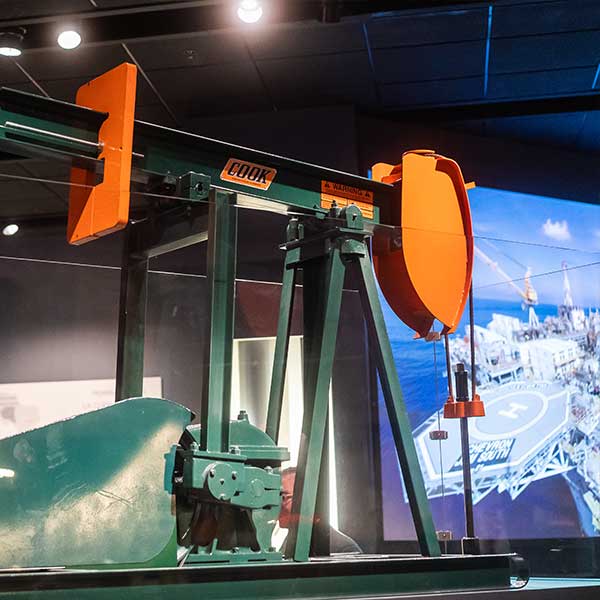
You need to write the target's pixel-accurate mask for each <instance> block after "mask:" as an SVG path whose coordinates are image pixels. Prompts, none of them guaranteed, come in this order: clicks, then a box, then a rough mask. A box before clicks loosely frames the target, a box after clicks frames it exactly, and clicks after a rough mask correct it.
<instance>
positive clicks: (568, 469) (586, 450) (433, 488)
mask: <svg viewBox="0 0 600 600" xmlns="http://www.w3.org/2000/svg"><path fill="white" fill-rule="evenodd" d="M483 243H487V244H488V245H489V246H492V247H493V244H492V243H491V242H489V241H487V240H485V239H482V240H479V243H478V245H476V246H475V256H476V257H478V258H479V259H480V263H479V265H478V267H479V268H481V269H486V268H491V269H492V270H493V271H494V272H495V273H496V275H497V277H498V280H499V281H501V282H504V283H505V284H506V285H508V286H509V288H510V289H512V290H513V291H514V292H515V294H516V297H518V298H519V299H520V302H521V311H520V312H521V313H522V314H524V315H526V318H525V319H523V318H519V316H515V315H516V314H517V313H516V311H512V312H511V314H505V313H503V312H502V308H501V305H500V306H497V307H496V308H492V315H491V320H489V318H488V319H487V321H488V322H482V323H480V324H476V325H475V326H474V327H473V338H474V339H473V342H474V343H473V347H474V370H475V379H476V382H477V389H478V393H479V394H480V396H481V398H482V400H483V401H484V403H485V406H486V414H487V415H488V417H491V418H487V419H485V420H475V421H473V423H472V425H471V430H470V433H471V466H472V470H473V472H472V477H473V501H474V503H475V504H477V503H479V502H480V501H482V500H483V499H484V498H486V496H488V495H489V494H490V493H492V492H496V493H498V494H502V493H506V494H507V495H508V497H509V499H510V500H515V499H516V498H518V497H519V496H520V495H521V494H522V493H523V492H525V490H527V489H528V487H529V486H530V485H531V484H533V483H534V482H536V481H540V480H542V479H547V478H550V477H563V478H564V480H565V481H566V483H567V489H568V490H570V492H571V494H572V496H573V499H574V501H575V506H576V507H577V510H578V513H579V514H578V517H579V521H580V526H581V530H582V532H583V533H584V534H586V535H592V536H594V535H598V533H599V532H600V488H599V487H598V481H599V475H600V427H599V425H600V362H599V359H600V346H599V345H598V336H599V334H600V313H599V311H598V309H597V308H593V307H592V308H587V310H586V309H584V308H583V307H581V306H580V305H578V304H577V301H576V299H577V296H576V295H575V294H574V293H573V290H572V286H571V281H570V279H569V265H568V264H567V263H566V262H565V261H564V260H563V261H561V264H560V271H561V273H562V276H561V279H562V281H561V283H562V301H561V303H560V304H558V305H557V306H555V307H554V309H553V310H550V309H551V307H550V306H547V307H546V313H547V314H546V316H545V317H544V318H543V319H542V318H540V317H539V316H538V314H537V312H536V307H537V306H538V304H539V301H540V299H538V292H537V291H536V289H535V288H534V286H533V285H532V282H531V270H530V269H527V268H526V267H525V266H524V265H522V264H520V263H519V264H520V267H521V268H522V270H523V271H524V272H525V274H524V276H523V277H522V284H523V286H522V287H520V286H519V285H517V283H515V280H513V279H512V278H511V277H510V276H509V275H508V274H507V273H506V272H505V271H504V270H503V268H502V267H501V266H500V265H499V264H498V263H497V262H495V261H493V260H492V259H491V258H490V257H489V256H488V254H487V253H486V252H485V251H484V250H482V249H481V248H480V247H479V246H481V245H483ZM486 250H487V249H486ZM495 250H499V249H498V248H497V247H496V248H495ZM500 253H501V254H505V253H503V252H501V251H500ZM505 256H506V255H505ZM515 262H516V261H515ZM557 271H558V269H557ZM517 281H518V280H517ZM541 301H542V302H544V298H541ZM489 302H490V304H492V305H493V301H489ZM545 304H546V305H548V302H547V301H546V302H545ZM470 338H471V332H470V331H469V328H467V329H466V330H465V331H464V333H460V332H458V333H457V334H456V335H453V336H451V337H450V340H449V342H450V343H449V347H450V356H451V362H452V363H457V362H465V363H466V364H468V361H469V357H470V352H471V339H470ZM438 427H439V423H438V413H435V414H433V415H431V417H429V418H428V419H426V421H425V422H423V423H422V424H421V426H420V427H418V429H417V430H416V431H415V436H416V443H417V450H418V452H419V457H420V460H421V465H422V467H423V472H424V477H425V485H426V487H427V493H428V496H429V497H430V498H435V497H442V496H444V495H453V494H462V490H463V487H462V479H461V476H460V475H461V473H460V445H459V435H458V431H457V429H456V426H455V423H453V422H452V421H445V422H444V425H443V427H444V428H445V429H447V430H448V439H447V440H445V441H444V442H443V444H444V446H443V448H444V452H443V456H442V461H441V462H440V460H439V448H438V444H439V442H437V441H434V440H432V439H431V438H432V436H431V432H433V431H436V430H437V429H438ZM506 506H507V510H509V504H507V505H506Z"/></svg>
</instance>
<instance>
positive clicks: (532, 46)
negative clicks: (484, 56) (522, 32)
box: [490, 31, 600, 73]
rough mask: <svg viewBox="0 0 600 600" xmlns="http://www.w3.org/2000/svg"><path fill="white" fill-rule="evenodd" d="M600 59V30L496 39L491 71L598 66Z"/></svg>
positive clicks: (493, 41) (492, 45) (505, 71)
mask: <svg viewBox="0 0 600 600" xmlns="http://www.w3.org/2000/svg"><path fill="white" fill-rule="evenodd" d="M599 61H600V31H581V32H577V33H557V34H554V35H541V36H532V37H519V38H512V39H508V38H506V39H505V38H503V39H494V40H492V43H491V57H490V73H519V72H521V73H522V72H525V71H545V70H550V69H572V68H576V67H589V66H592V65H593V66H595V65H597V64H598V62H599Z"/></svg>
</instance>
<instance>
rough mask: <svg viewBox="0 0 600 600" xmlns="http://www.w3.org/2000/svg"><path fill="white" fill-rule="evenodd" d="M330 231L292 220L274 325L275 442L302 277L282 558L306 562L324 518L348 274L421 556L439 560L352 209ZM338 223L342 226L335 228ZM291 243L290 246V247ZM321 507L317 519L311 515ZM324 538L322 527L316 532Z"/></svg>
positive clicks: (271, 415) (363, 239) (359, 223)
mask: <svg viewBox="0 0 600 600" xmlns="http://www.w3.org/2000/svg"><path fill="white" fill-rule="evenodd" d="M333 213H334V214H333V215H332V216H334V217H335V219H333V220H331V221H330V220H328V219H326V220H325V221H324V223H323V225H324V226H326V225H327V223H328V221H329V222H330V223H333V225H332V227H331V229H329V230H327V229H325V230H323V229H322V230H321V231H311V232H310V233H309V231H308V224H307V225H306V227H302V224H301V223H299V222H298V221H297V220H294V219H293V220H292V221H291V222H290V226H289V227H288V242H287V243H286V244H285V245H284V246H283V248H284V250H285V251H286V261H285V273H284V277H283V286H282V291H281V302H280V311H279V325H278V329H277V340H276V344H275V360H274V364H273V374H272V382H271V392H270V398H269V408H268V416H267V429H266V431H267V433H269V435H270V436H272V438H273V439H274V441H275V442H276V441H277V437H278V434H279V422H280V417H281V406H282V401H283V388H284V382H285V371H286V366H287V348H288V344H289V335H290V323H291V315H292V307H293V298H294V286H295V281H296V276H297V272H298V271H299V270H300V269H302V271H303V300H304V418H303V424H302V435H301V440H300V452H299V458H298V469H297V475H296V481H295V487H294V498H293V505H292V513H293V514H294V515H296V516H297V519H295V520H294V521H293V522H292V525H291V528H290V532H289V534H288V541H287V549H286V554H287V556H288V557H291V558H293V559H294V560H295V561H306V560H308V556H309V551H310V548H311V541H312V537H313V535H314V523H315V515H316V516H317V519H319V518H320V519H323V518H325V516H326V515H325V512H324V507H325V506H326V505H327V502H326V501H325V499H324V498H323V497H321V498H319V499H318V495H320V496H323V495H324V494H323V488H325V485H324V480H326V479H327V478H326V477H324V475H325V473H326V469H327V465H326V461H324V460H323V458H324V456H325V455H326V452H324V449H325V447H326V423H327V417H328V408H329V387H330V383H331V375H332V369H333V360H334V354H335V346H336V338H337V331H338V326H339V318H340V307H341V301H342V289H343V284H344V276H345V273H346V269H347V268H350V269H353V270H354V271H355V274H356V278H357V281H358V282H359V291H360V298H361V305H362V309H363V313H364V317H365V321H366V324H367V328H368V332H369V341H370V345H371V346H372V347H373V349H374V351H375V352H374V354H375V360H376V366H377V370H378V372H379V377H380V380H381V386H382V389H383V394H384V398H385V405H386V409H387V413H388V417H389V420H390V423H391V428H392V434H393V436H394V442H395V445H396V450H397V453H398V459H399V462H400V467H401V470H402V475H403V478H404V484H405V486H406V491H407V495H408V499H409V504H410V508H411V512H412V517H413V521H414V524H415V529H416V532H417V538H418V541H419V545H420V549H421V553H422V554H423V555H425V556H440V554H441V552H440V546H439V543H438V541H437V537H436V533H435V527H434V524H433V519H432V516H431V511H430V508H429V503H428V500H427V494H426V491H425V485H424V483H423V476H422V473H421V469H420V466H419V461H418V458H417V453H416V449H415V445H414V440H413V437H412V429H411V426H410V422H409V420H408V414H407V412H406V407H405V404H404V400H403V398H402V391H401V389H400V383H399V380H398V374H397V371H396V367H395V364H394V359H393V354H392V349H391V346H390V341H389V338H388V335H387V331H386V327H385V322H384V318H383V312H382V310H381V305H380V302H379V296H378V293H377V286H376V283H375V277H374V274H373V270H372V266H371V261H370V259H369V252H368V248H367V239H368V237H369V234H368V233H367V232H366V231H365V230H364V228H363V219H362V215H361V213H360V210H359V209H358V208H357V207H356V206H349V207H347V208H345V209H342V210H341V211H336V210H335V209H334V211H333ZM340 219H342V220H343V223H340ZM294 236H295V239H293V238H294ZM317 504H319V511H318V514H317V512H316V508H317ZM320 529H321V531H322V530H323V529H325V530H328V528H327V527H325V528H323V527H321V528H320Z"/></svg>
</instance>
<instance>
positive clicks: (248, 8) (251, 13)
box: [237, 0, 263, 23]
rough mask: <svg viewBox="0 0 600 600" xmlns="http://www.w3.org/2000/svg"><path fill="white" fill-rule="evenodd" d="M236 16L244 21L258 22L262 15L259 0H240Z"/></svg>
mask: <svg viewBox="0 0 600 600" xmlns="http://www.w3.org/2000/svg"><path fill="white" fill-rule="evenodd" d="M237 16H238V18H239V20H240V21H243V22H244V23H258V21H260V19H261V18H262V16H263V8H262V5H261V2H260V0H240V2H239V3H238V9H237Z"/></svg>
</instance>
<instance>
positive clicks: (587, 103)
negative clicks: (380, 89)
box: [363, 91, 600, 122]
mask: <svg viewBox="0 0 600 600" xmlns="http://www.w3.org/2000/svg"><path fill="white" fill-rule="evenodd" d="M592 110H600V93H598V92H597V91H595V92H587V93H585V94H577V95H570V96H555V97H552V98H548V97H546V98H533V99H525V100H498V101H485V102H461V103H458V104H452V105H447V106H431V107H425V108H406V109H398V110H389V111H363V114H370V115H371V116H376V117H385V118H386V119H393V120H403V121H405V120H411V121H427V122H440V121H463V120H469V119H493V118H499V117H522V116H527V115H548V114H560V113H573V112H587V111H592Z"/></svg>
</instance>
